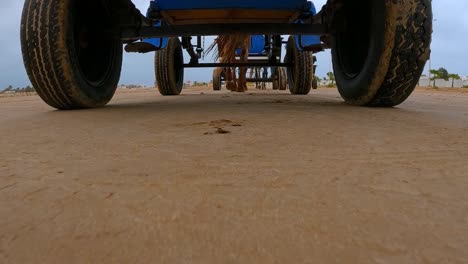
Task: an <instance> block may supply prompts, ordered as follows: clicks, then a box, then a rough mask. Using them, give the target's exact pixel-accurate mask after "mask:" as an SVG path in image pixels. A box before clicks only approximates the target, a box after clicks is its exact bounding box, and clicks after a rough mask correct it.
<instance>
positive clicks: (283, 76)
mask: <svg viewBox="0 0 468 264" xmlns="http://www.w3.org/2000/svg"><path fill="white" fill-rule="evenodd" d="M279 76H280V82H279V85H280V86H279V89H280V90H281V91H285V90H286V89H288V73H287V72H286V69H285V68H279Z"/></svg>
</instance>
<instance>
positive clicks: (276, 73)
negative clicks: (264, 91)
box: [271, 68, 280, 90]
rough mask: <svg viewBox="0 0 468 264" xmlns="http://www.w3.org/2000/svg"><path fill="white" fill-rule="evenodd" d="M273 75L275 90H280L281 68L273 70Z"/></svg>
mask: <svg viewBox="0 0 468 264" xmlns="http://www.w3.org/2000/svg"><path fill="white" fill-rule="evenodd" d="M272 70H273V74H272V76H271V78H273V84H272V85H273V90H279V88H280V76H279V75H280V73H279V68H273V69H272Z"/></svg>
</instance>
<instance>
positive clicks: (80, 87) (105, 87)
mask: <svg viewBox="0 0 468 264" xmlns="http://www.w3.org/2000/svg"><path fill="white" fill-rule="evenodd" d="M77 1H80V0H62V1H61V4H63V5H64V8H65V9H64V10H68V12H67V11H65V13H64V14H62V15H63V27H64V31H63V32H64V34H62V35H61V37H62V38H64V39H62V40H61V41H62V43H65V46H64V47H63V48H64V50H66V51H67V53H68V54H67V55H66V56H62V57H63V58H64V59H66V58H68V60H69V62H66V63H63V65H70V67H69V68H67V67H64V69H63V70H64V71H66V73H65V74H67V75H68V76H70V77H71V78H72V83H75V84H76V85H74V86H72V87H73V88H75V89H76V93H77V94H81V95H82V96H80V97H79V98H81V99H82V102H80V104H82V105H86V106H92V107H96V106H103V105H105V104H107V103H108V102H109V101H110V100H111V99H112V97H113V96H114V94H115V91H116V89H117V86H118V83H119V80H120V73H121V68H122V60H123V44H122V42H121V40H120V39H119V36H118V35H116V36H115V40H114V41H113V43H112V44H111V47H109V52H112V53H113V54H112V55H111V56H112V59H111V60H110V63H111V64H112V65H110V69H109V70H108V72H107V73H106V77H105V79H104V80H103V81H102V82H100V85H99V86H96V85H93V84H92V83H91V82H89V81H88V80H87V79H86V77H85V76H84V73H83V71H82V68H81V67H82V66H81V65H80V63H79V60H78V54H77V50H76V49H75V42H76V41H78V40H77V39H76V37H75V32H74V26H75V22H76V19H77V16H76V12H72V11H76V6H75V5H76V2H77ZM109 19H111V18H109Z"/></svg>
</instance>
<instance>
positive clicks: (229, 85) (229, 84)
mask: <svg viewBox="0 0 468 264" xmlns="http://www.w3.org/2000/svg"><path fill="white" fill-rule="evenodd" d="M232 80H233V78H232V71H231V68H230V67H228V68H226V88H227V89H228V90H229V91H234V89H235V87H234V83H233V81H232Z"/></svg>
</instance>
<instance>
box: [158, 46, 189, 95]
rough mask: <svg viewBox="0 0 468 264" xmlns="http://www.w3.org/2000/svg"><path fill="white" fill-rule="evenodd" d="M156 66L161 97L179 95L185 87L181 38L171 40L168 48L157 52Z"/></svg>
mask: <svg viewBox="0 0 468 264" xmlns="http://www.w3.org/2000/svg"><path fill="white" fill-rule="evenodd" d="M154 66H155V74H156V83H157V86H158V90H159V92H160V93H161V95H164V96H170V95H179V94H180V93H181V92H182V88H183V86H184V56H183V53H182V45H181V43H180V40H179V38H170V39H169V41H168V43H167V47H166V48H164V49H162V50H158V51H156V54H155V56H154Z"/></svg>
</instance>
